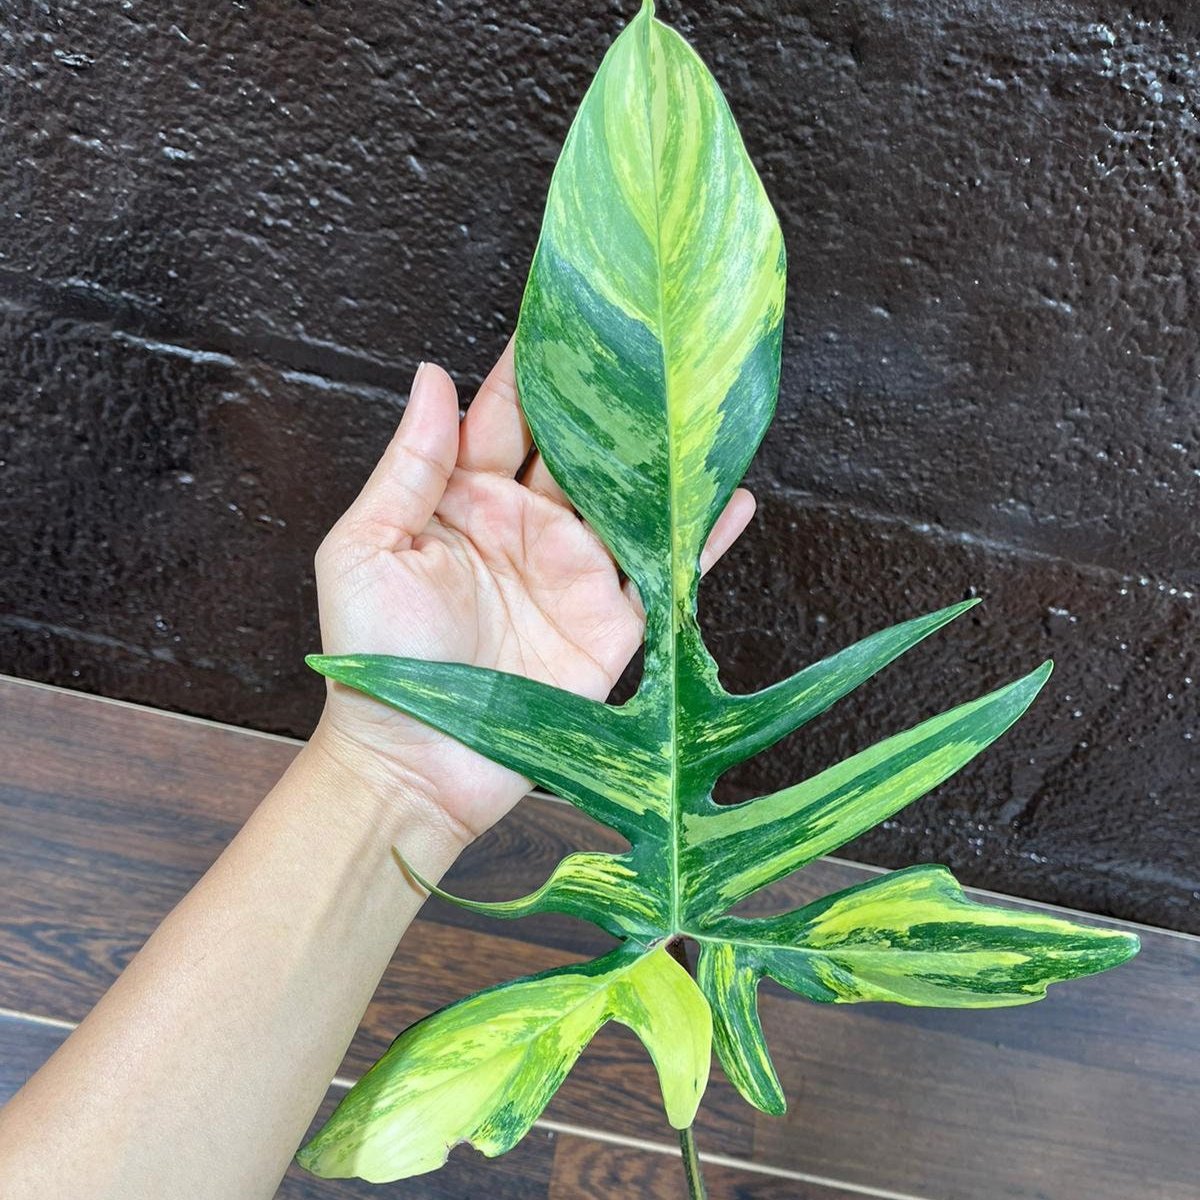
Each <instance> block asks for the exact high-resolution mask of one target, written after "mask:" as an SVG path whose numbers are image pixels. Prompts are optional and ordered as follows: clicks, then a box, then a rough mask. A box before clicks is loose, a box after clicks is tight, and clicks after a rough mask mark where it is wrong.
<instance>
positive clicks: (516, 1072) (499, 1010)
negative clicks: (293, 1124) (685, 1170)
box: [299, 946, 712, 1183]
mask: <svg viewBox="0 0 1200 1200" xmlns="http://www.w3.org/2000/svg"><path fill="white" fill-rule="evenodd" d="M607 1021H617V1022H619V1023H620V1024H622V1025H627V1026H629V1028H630V1029H632V1030H633V1031H634V1032H635V1033H636V1034H637V1035H638V1037H640V1038H641V1039H642V1041H643V1042H644V1043H645V1046H646V1049H647V1050H648V1051H649V1052H650V1057H651V1058H652V1059H653V1060H654V1063H655V1066H656V1067H657V1068H658V1073H659V1079H660V1081H661V1084H662V1090H663V1103H664V1105H665V1107H666V1111H667V1116H668V1118H669V1120H670V1121H671V1123H672V1124H673V1125H674V1126H675V1127H676V1128H679V1129H684V1128H686V1127H687V1126H688V1125H690V1124H691V1123H692V1118H693V1117H694V1116H695V1113H696V1109H697V1107H698V1106H699V1104H700V1098H701V1096H702V1095H703V1093H704V1088H705V1085H706V1084H707V1082H708V1073H709V1064H710V1058H711V1045H712V1017H711V1012H710V1009H709V1006H708V1004H707V1002H706V1001H705V999H704V997H703V996H702V995H701V993H700V990H699V988H698V987H697V985H696V983H695V981H694V980H693V979H692V978H691V976H690V975H688V973H687V972H686V971H685V970H684V969H683V967H681V966H680V965H679V964H678V963H677V962H676V961H675V960H674V959H673V958H672V957H671V956H670V955H669V954H668V953H667V951H666V950H665V949H662V948H659V949H657V950H650V951H645V950H642V949H639V948H636V947H631V946H619V947H617V949H615V950H613V951H611V952H610V953H609V954H607V955H605V956H604V957H603V958H599V959H596V960H595V961H593V962H590V963H584V964H582V965H580V966H577V967H565V968H563V969H561V970H556V971H547V972H545V973H543V974H541V975H533V976H530V977H528V978H526V979H519V980H515V981H514V982H512V983H505V984H501V985H500V986H499V987H495V988H491V989H489V990H488V991H485V992H479V993H477V994H476V995H474V996H472V997H470V998H469V999H467V1000H461V1001H459V1002H458V1003H457V1004H452V1005H451V1006H450V1007H448V1008H444V1009H442V1010H441V1011H440V1012H437V1013H434V1014H433V1015H432V1016H429V1017H426V1018H425V1020H423V1021H419V1022H418V1023H417V1024H416V1025H413V1026H412V1027H411V1028H409V1029H408V1030H406V1031H405V1032H404V1033H402V1034H401V1035H400V1037H398V1038H397V1039H396V1041H395V1042H393V1043H392V1045H391V1047H390V1048H389V1049H388V1051H387V1053H386V1054H384V1056H383V1057H382V1058H381V1059H380V1060H379V1061H378V1062H377V1063H376V1064H375V1065H374V1066H373V1067H372V1068H371V1069H370V1070H369V1071H368V1072H367V1073H366V1075H364V1076H363V1078H362V1079H361V1080H360V1081H359V1082H358V1083H357V1084H356V1085H355V1086H354V1087H353V1088H352V1089H351V1090H350V1092H349V1093H347V1095H346V1097H345V1099H343V1100H342V1102H341V1104H339V1105H338V1107H337V1109H336V1110H335V1111H334V1113H333V1115H332V1116H331V1117H330V1118H329V1120H328V1122H326V1124H325V1126H324V1127H323V1128H322V1129H321V1131H320V1132H319V1133H318V1134H317V1135H316V1137H314V1138H313V1140H312V1141H311V1142H309V1143H308V1145H307V1146H305V1147H304V1149H303V1150H302V1151H301V1152H300V1155H299V1160H300V1163H301V1165H302V1166H304V1167H306V1168H307V1169H308V1170H309V1171H312V1172H313V1173H315V1174H317V1175H322V1176H324V1177H325V1178H328V1179H344V1178H349V1177H353V1176H357V1177H359V1178H362V1179H366V1180H370V1181H371V1182H374V1183H384V1182H388V1181H390V1180H393V1179H403V1178H406V1177H408V1176H410V1175H417V1174H420V1173H422V1172H424V1171H432V1170H434V1169H436V1168H437V1167H440V1166H441V1165H442V1164H443V1163H444V1162H445V1161H446V1158H447V1155H448V1154H449V1152H450V1150H451V1149H452V1148H453V1147H454V1146H456V1145H458V1144H459V1143H460V1142H464V1141H466V1142H470V1143H471V1144H472V1145H473V1146H475V1148H476V1149H478V1150H481V1151H482V1152H483V1153H484V1154H486V1155H488V1156H490V1157H494V1156H495V1155H497V1154H503V1153H504V1152H505V1151H506V1150H510V1149H512V1147H513V1146H515V1145H516V1144H517V1142H518V1141H520V1140H521V1138H523V1137H524V1136H525V1134H526V1133H528V1132H529V1129H530V1128H531V1126H532V1125H533V1123H534V1121H536V1120H537V1118H538V1117H539V1116H540V1115H541V1113H542V1110H543V1109H544V1108H545V1107H546V1105H547V1103H548V1102H549V1101H550V1098H551V1097H552V1096H553V1095H554V1093H555V1092H556V1091H557V1090H558V1087H559V1084H561V1083H562V1081H563V1079H565V1078H566V1075H567V1072H568V1071H569V1070H570V1069H571V1067H572V1065H573V1064H574V1063H575V1060H576V1059H577V1058H578V1057H579V1055H580V1054H581V1053H582V1052H583V1049H584V1047H586V1046H587V1044H588V1042H590V1041H591V1039H592V1037H593V1035H594V1034H595V1033H596V1030H598V1029H599V1028H600V1026H601V1025H603V1024H604V1023H605V1022H607Z"/></svg>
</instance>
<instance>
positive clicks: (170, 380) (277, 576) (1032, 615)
mask: <svg viewBox="0 0 1200 1200" xmlns="http://www.w3.org/2000/svg"><path fill="white" fill-rule="evenodd" d="M633 7H634V5H633V0H629V2H628V3H626V4H614V3H608V2H607V0H597V2H595V3H592V2H591V0H579V2H578V3H573V4H572V5H571V6H570V8H569V12H568V11H567V10H564V8H563V6H562V5H561V4H550V3H548V2H545V0H510V2H508V3H505V4H487V3H473V2H472V3H468V2H467V0H447V2H446V3H441V4H433V3H423V2H419V0H418V2H414V3H411V4H403V5H398V4H392V3H378V2H372V0H364V2H359V3H355V4H350V3H342V2H335V3H321V4H304V3H298V2H286V0H261V2H257V3H255V2H252V0H248V2H246V3H221V4H204V5H198V4H194V3H184V2H183V0H159V2H157V3H154V4H150V3H146V2H142V0H124V2H123V3H100V2H99V0H90V2H85V0H76V2H61V3H54V4H48V3H40V2H32V0H13V2H10V3H8V4H5V5H3V6H0V406H2V411H3V424H2V427H0V437H2V439H3V443H4V444H3V446H0V459H2V460H3V467H2V468H0V489H2V495H3V528H4V537H3V548H2V555H3V557H2V559H0V636H2V642H0V645H2V650H0V670H3V671H6V672H10V673H12V674H16V675H21V676H25V677H29V678H34V679H41V680H46V681H49V682H54V683H60V684H64V685H67V686H70V687H77V688H80V689H83V690H86V691H93V692H99V693H102V694H106V695H112V696H119V697H125V698H128V699H132V700H138V701H142V702H146V703H150V704H154V705H158V706H161V707H165V708H171V709H177V710H180V711H184V712H190V713H198V714H202V715H205V716H210V717H214V718H217V719H219V720H223V721H230V722H234V723H238V724H244V725H249V726H254V727H258V728H262V729H270V730H274V731H279V732H289V733H294V734H299V735H304V734H305V733H307V732H308V730H309V729H310V728H311V726H312V724H313V722H314V720H315V718H316V715H317V713H318V712H319V708H320V703H321V695H322V684H321V682H320V680H318V679H317V678H316V677H315V676H313V675H311V674H310V673H308V672H307V671H306V669H305V667H304V665H303V662H302V656H303V654H304V653H305V652H306V651H310V650H314V649H316V648H317V644H318V635H317V627H316V617H315V592H314V588H313V585H312V580H311V557H312V553H313V551H314V550H315V548H316V546H317V544H318V542H319V541H320V538H321V536H322V534H323V531H324V530H325V529H326V528H327V527H328V525H329V524H330V523H331V522H332V521H333V519H334V518H335V517H336V516H337V514H338V513H339V512H340V511H341V509H342V508H343V507H344V505H345V504H346V503H347V502H348V501H349V499H350V498H351V497H352V495H353V494H354V493H355V491H356V490H357V488H358V486H359V484H360V483H361V481H362V480H363V478H364V477H365V474H366V472H367V471H368V469H369V467H370V465H371V464H372V462H373V461H374V458H375V457H376V455H377V454H378V452H379V451H380V450H381V448H382V446H383V445H384V443H385V441H386V439H387V437H388V435H389V433H390V431H391V429H392V427H393V425H394V422H395V421H396V419H397V418H398V415H399V411H400V409H401V407H402V405H403V402H404V395H405V392H406V389H407V386H408V381H409V379H410V377H411V373H412V371H413V369H414V368H415V366H416V364H417V362H418V360H420V359H422V358H435V359H437V360H438V361H441V362H444V363H446V364H447V365H448V366H449V367H450V368H451V370H452V371H453V372H454V373H455V374H456V376H457V378H458V379H459V381H460V384H461V388H462V393H463V397H464V400H465V399H466V398H467V397H469V395H470V393H471V390H472V388H473V387H474V385H475V384H476V383H477V382H478V380H479V378H480V377H481V375H482V373H483V372H484V371H485V370H486V369H487V367H488V365H489V364H490V362H491V361H492V359H493V358H494V356H495V355H496V353H497V352H498V351H499V349H500V348H501V346H502V345H503V343H504V340H505V337H506V334H507V331H508V329H509V328H510V327H511V324H512V321H513V319H514V317H515V313H516V308H517V304H518V302H519V298H520V289H521V284H522V281H523V278H524V273H525V270H526V268H527V266H528V261H529V256H530V254H531V252H532V249H533V245H534V240H535V238H536V233H537V226H538V222H539V218H540V207H541V203H542V199H543V197H544V193H545V188H546V184H547V181H548V178H549V172H550V169H551V167H552V165H553V162H554V159H555V156H556V154H557V150H558V147H559V145H560V143H561V139H562V137H563V134H564V133H565V130H566V127H567V124H568V122H569V120H570V116H571V114H572V112H573V111H574V107H575V105H576V103H577V102H578V100H579V98H580V96H581V94H582V91H583V89H584V88H585V86H586V84H587V81H588V79H589V78H590V76H591V73H592V71H593V70H594V68H595V66H596V64H597V62H598V60H599V56H600V55H601V53H602V52H603V49H604V47H605V45H606V44H607V43H608V41H609V40H610V39H611V37H612V36H613V35H614V34H615V33H616V32H617V30H618V29H619V28H620V26H621V24H622V21H623V18H624V17H625V16H628V15H629V14H630V13H631V12H632V10H633ZM660 8H661V11H662V14H663V15H664V16H665V17H666V18H667V19H669V20H671V21H672V22H673V23H675V24H676V25H677V26H678V27H679V28H680V29H681V30H682V31H683V32H684V33H685V34H687V35H688V36H689V37H690V38H692V40H693V41H694V42H695V44H696V45H697V47H698V48H699V49H700V51H701V53H702V54H703V55H704V56H705V58H706V59H707V61H708V62H709V63H710V65H711V66H712V68H713V70H714V72H715V73H716V75H717V77H718V79H719V80H720V82H721V84H722V86H723V87H724V89H725V91H726V93H727V95H728V97H729V100H730V103H731V105H732V107H733V109H734V112H735V114H736V115H737V117H738V119H739V121H740V123H741V126H742V129H743V132H744V135H745V138H746V141H747V144H748V146H749V148H750V152H751V154H752V156H753V158H754V159H755V161H756V162H757V163H758V165H759V167H760V170H761V172H762V175H763V178H764V182H765V184H766V186H767V189H768V191H769V192H770V194H771V196H772V199H773V200H774V202H775V204H776V207H777V208H778V210H779V213H780V217H781V220H782V222H783V226H784V233H785V237H786V239H787V244H788V250H789V257H790V266H791V273H790V286H789V307H788V315H787V335H786V342H785V350H784V356H785V361H784V376H783V386H782V394H781V398H780V412H779V416H778V418H777V421H776V423H775V426H774V427H773V429H772V431H771V432H770V434H769V435H768V438H767V441H766V443H765V444H764V447H763V450H762V452H761V453H760V455H759V459H758V461H757V462H756V464H755V466H754V468H753V471H752V476H751V483H752V486H753V487H754V488H755V491H756V493H757V494H758V497H759V500H760V515H759V518H758V520H757V521H756V523H755V525H754V527H753V528H752V530H751V532H750V533H749V534H748V535H747V537H746V538H745V540H744V543H743V544H742V545H741V546H739V547H738V549H737V550H736V551H735V552H734V553H733V554H731V555H730V557H729V560H728V562H727V563H726V564H725V565H723V566H722V568H721V569H720V570H719V571H718V572H717V573H716V574H715V575H714V576H713V578H712V579H711V580H710V581H709V582H708V583H707V584H706V586H705V592H704V595H703V609H704V620H705V624H706V627H707V628H708V629H709V630H710V633H711V641H712V644H713V647H714V650H715V651H716V653H717V655H718V658H719V659H720V661H721V662H722V663H723V664H724V667H725V677H726V682H727V684H728V685H729V686H730V687H732V688H734V689H736V690H746V689H750V688H753V687H757V686H760V685H762V684H765V683H767V682H770V681H771V680H773V679H775V678H777V677H778V676H779V675H780V674H782V673H783V672H785V671H787V670H790V669H793V668H795V667H798V666H800V665H803V664H804V663H806V662H808V661H811V660H812V659H814V658H816V657H819V656H820V655H823V654H825V653H828V652H830V651H832V650H835V649H837V648H839V647H840V646H842V645H844V644H846V643H848V642H850V641H852V640H853V639H855V638H857V637H859V636H862V635H863V634H865V633H868V632H870V631H871V630H873V629H876V628H879V627H882V626H884V625H887V624H890V623H892V622H893V621H895V620H898V619H901V618H903V617H907V616H910V615H914V614H916V613H919V612H923V611H927V610H929V609H932V608H935V607H939V606H941V605H944V604H947V603H950V602H952V601H954V600H956V599H959V598H961V597H963V596H965V595H968V594H972V593H976V594H980V595H983V596H984V597H985V598H986V601H987V603H986V604H985V605H983V606H982V607H981V608H979V609H977V610H975V611H974V612H972V613H971V614H970V615H969V616H968V617H966V618H964V619H963V620H962V621H961V622H959V623H958V624H957V625H955V626H952V627H951V628H950V629H948V630H947V631H945V632H944V633H943V634H941V635H939V636H938V637H937V638H936V639H935V640H934V641H933V642H931V643H928V644H926V645H924V646H922V647H920V648H919V649H918V650H917V651H914V652H913V654H912V655H910V656H909V658H908V659H906V660H905V661H904V663H902V664H898V665H896V666H894V667H892V668H891V669H890V670H889V671H888V672H887V673H886V674H885V675H884V676H882V677H881V678H879V679H878V680H876V681H874V682H873V683H872V684H870V685H869V686H867V687H865V688H863V689H862V691H861V692H859V693H857V694H856V695H855V696H854V697H852V698H850V699H849V700H847V701H844V702H843V703H842V704H841V705H840V706H839V708H838V710H836V711H835V712H834V713H832V714H830V715H829V716H827V717H826V718H824V719H822V720H821V721H819V722H817V723H815V724H814V725H812V726H809V727H808V728H807V729H806V730H804V731H802V732H801V733H800V734H798V735H796V736H794V737H793V738H791V739H790V740H789V741H788V742H786V743H785V744H783V745H782V746H780V747H778V748H776V749H775V750H774V751H772V752H770V753H769V754H767V755H765V756H763V757H762V758H761V759H759V760H756V761H755V762H753V763H750V764H747V765H746V766H745V767H743V768H740V769H739V771H738V773H737V774H736V775H734V776H731V777H730V778H729V779H728V780H727V781H725V783H724V785H723V786H724V790H725V793H726V794H727V795H729V796H745V795H750V794H753V792H754V791H755V790H761V789H765V788H769V787H775V786H780V785H782V784H784V783H787V782H791V781H793V780H795V779H796V778H798V777H800V776H802V775H803V774H805V773H808V772H810V771H812V770H815V769H819V768H820V767H822V766H825V765H827V764H828V763H830V762H831V761H833V760H834V759H835V757H837V756H840V755H842V754H845V753H848V752H850V751H852V750H854V749H856V748H859V747H861V746H862V745H865V744H867V743H868V742H870V741H873V740H876V739H877V738H878V737H881V736H883V735H884V734H886V733H890V732H893V731H895V730H898V729H900V728H903V727H906V726H907V725H910V724H912V723H914V722H915V721H916V720H918V719H919V718H921V717H923V716H926V715H928V714H930V713H932V712H933V711H936V710H937V709H939V708H942V707H946V706H948V705H949V704H951V703H953V702H957V701H959V700H963V699H967V698H969V697H971V696H973V695H975V694H977V693H979V692H981V691H983V690H985V689H986V688H989V687H991V686H994V685H995V684H998V683H999V682H1002V681H1003V680H1005V679H1007V678H1011V677H1013V676H1015V675H1016V674H1018V673H1021V672H1024V671H1025V670H1028V669H1029V668H1031V667H1032V666H1034V665H1036V663H1037V662H1039V661H1041V660H1042V659H1043V658H1046V657H1053V658H1055V660H1056V661H1057V663H1058V669H1057V671H1056V673H1055V675H1054V677H1053V679H1052V680H1051V683H1050V684H1049V686H1048V688H1047V690H1046V692H1045V693H1044V694H1043V696H1042V698H1041V699H1040V700H1039V701H1038V702H1037V704H1036V705H1035V707H1034V709H1033V711H1032V712H1031V713H1030V715H1029V716H1028V717H1026V719H1025V720H1024V721H1023V722H1021V724H1020V725H1018V726H1017V727H1016V728H1015V729H1014V730H1013V731H1012V732H1011V733H1010V734H1008V735H1007V736H1006V737H1005V738H1004V739H1003V740H1002V741H1001V742H1000V743H998V744H997V745H996V746H995V747H994V748H993V749H992V750H991V751H990V752H989V753H988V754H987V755H986V756H985V757H984V758H983V759H982V760H980V761H979V762H977V763H976V764H974V765H973V766H972V767H970V768H969V769H968V770H966V771H964V772H963V773H962V774H961V775H960V776H959V777H957V778H956V779H955V780H953V781H952V782H950V783H948V784H946V785H945V786H943V787H942V788H940V789H939V790H938V791H937V792H935V793H934V794H932V795H931V796H930V797H928V798H926V799H925V800H924V801H922V802H920V803H918V804H916V805H914V806H913V807H911V808H910V809H908V810H906V811H904V812H902V813H901V814H899V815H898V816H897V818H896V819H895V820H894V821H892V822H889V824H888V826H887V827H885V828H881V829H879V830H877V831H875V832H873V833H872V834H869V835H868V836H867V837H865V838H863V839H862V840H860V841H859V842H857V843H855V844H853V845H852V846H851V847H850V848H849V849H848V850H847V851H846V853H847V854H849V855H851V856H853V857H858V858H862V859H865V860H867V861H873V862H879V863H884V864H887V865H893V866H899V865H905V864H907V863H910V862H914V861H942V862H946V863H947V864H949V865H950V866H952V867H954V868H955V869H956V870H957V871H958V872H959V874H960V875H961V876H962V878H963V879H964V881H966V882H969V883H973V884H976V885H979V886H983V887H994V888H997V889H1003V890H1005V891H1007V892H1011V893H1015V894H1018V895H1024V896H1028V897H1033V898H1039V899H1044V900H1049V901H1055V902H1062V903H1066V904H1070V905H1073V906H1077V907H1079V908H1084V909H1090V910H1093V911H1096V912H1101V913H1108V914H1113V915H1118V916H1123V917H1127V918H1132V919H1137V920H1143V921H1147V922H1150V923H1155V924H1162V925H1166V926H1172V927H1177V928H1184V929H1190V930H1193V931H1200V799H1198V798H1197V784H1198V782H1200V770H1198V759H1197V741H1198V740H1200V689H1197V687H1196V685H1195V682H1194V680H1195V679H1196V678H1197V676H1198V674H1200V661H1198V660H1200V650H1198V649H1197V647H1198V642H1200V599H1198V598H1197V595H1196V593H1197V589H1200V548H1198V543H1197V533H1196V526H1197V515H1196V514H1197V513H1198V512H1200V378H1198V371H1200V170H1198V167H1200V161H1198V160H1200V141H1198V138H1200V17H1198V16H1197V11H1196V10H1195V9H1194V8H1193V6H1192V5H1190V4H1189V3H1186V2H1184V0H1147V2H1146V3H1142V4H1129V3H1124V4H1121V3H1106V2H1103V0H1097V2H1094V3H1086V4H1085V3H1082V0H1078V2H1070V3H1068V2H1062V0H1049V2H1041V0H1039V2H1036V3H1035V2H1034V0H1012V2H1008V3H990V2H984V0H971V2H969V3H963V2H961V0H911V2H909V3H904V4H898V3H891V2H885V0H841V2H840V3H837V4H829V3H826V2H820V3H818V2H815V0H814V2H809V0H772V2H770V3H768V2H766V0H745V2H743V3H739V4H726V3H716V2H715V0H697V2H695V3H674V2H673V3H666V4H663V5H661V6H660Z"/></svg>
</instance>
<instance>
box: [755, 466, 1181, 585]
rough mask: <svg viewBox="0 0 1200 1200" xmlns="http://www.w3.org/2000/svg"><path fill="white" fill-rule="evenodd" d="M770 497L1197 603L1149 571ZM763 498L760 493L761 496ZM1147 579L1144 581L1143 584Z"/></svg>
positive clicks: (800, 497)
mask: <svg viewBox="0 0 1200 1200" xmlns="http://www.w3.org/2000/svg"><path fill="white" fill-rule="evenodd" d="M770 492H771V494H775V495H781V496H785V497H786V498H787V499H788V500H790V501H791V502H792V503H794V504H795V505H796V506H797V507H799V508H801V509H804V510H806V511H808V512H823V513H837V514H844V515H845V516H848V517H852V518H854V520H856V521H862V522H863V523H864V524H866V525H885V526H890V527H892V528H897V529H902V530H904V531H906V532H908V533H915V534H919V535H921V536H922V537H927V538H930V539H933V540H935V541H940V542H945V543H949V544H955V545H960V546H972V547H976V548H978V549H980V550H986V551H988V552H989V553H992V554H1005V555H1009V556H1010V557H1013V558H1025V559H1030V560H1032V561H1034V562H1045V563H1053V564H1056V565H1058V566H1063V567H1069V568H1070V569H1071V570H1072V571H1077V572H1079V573H1080V574H1082V575H1091V576H1095V577H1098V578H1101V579H1103V580H1105V581H1106V582H1109V583H1124V584H1129V585H1131V586H1132V587H1135V588H1141V589H1145V590H1147V591H1153V592H1156V593H1158V594H1160V595H1163V596H1165V597H1166V598H1167V599H1177V600H1194V599H1195V598H1196V590H1195V589H1194V587H1191V586H1188V585H1187V584H1182V583H1176V582H1174V581H1173V580H1169V579H1163V578H1160V577H1158V576H1152V575H1151V574H1150V572H1149V571H1142V572H1140V573H1138V574H1134V573H1131V572H1127V571H1124V570H1122V569H1121V568H1119V567H1108V566H1105V565H1104V564H1103V563H1094V562H1077V561H1076V560H1075V559H1073V558H1065V557H1063V556H1062V555H1061V554H1052V553H1051V552H1050V551H1049V550H1038V549H1035V548H1034V547H1032V546H1021V545H1019V544H1017V543H1015V542H1005V541H1002V540H1001V539H1000V538H994V537H988V536H987V535H986V534H982V533H972V532H971V531H970V530H968V529H947V528H946V526H944V525H938V524H937V523H936V522H934V521H918V520H916V519H915V518H913V517H906V516H903V515H900V514H896V513H882V512H879V511H877V510H876V509H873V508H863V507H861V506H859V505H856V504H849V503H846V502H845V501H843V500H822V499H821V498H820V497H818V496H815V495H813V493H812V492H809V491H806V490H805V489H804V488H795V487H789V486H788V485H787V484H779V483H774V484H772V485H771V487H770ZM760 495H761V493H760ZM1143 580H1145V582H1143Z"/></svg>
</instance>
